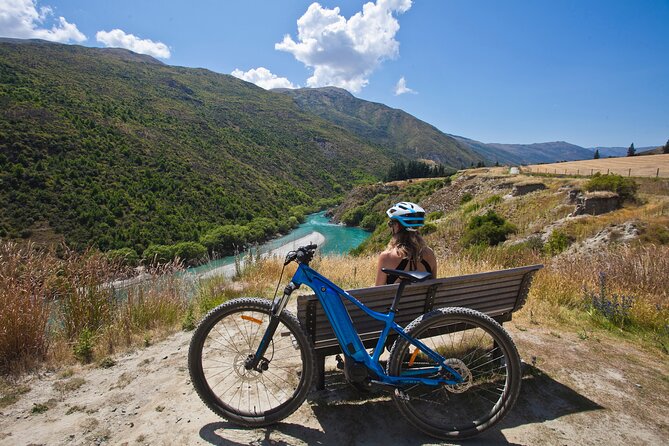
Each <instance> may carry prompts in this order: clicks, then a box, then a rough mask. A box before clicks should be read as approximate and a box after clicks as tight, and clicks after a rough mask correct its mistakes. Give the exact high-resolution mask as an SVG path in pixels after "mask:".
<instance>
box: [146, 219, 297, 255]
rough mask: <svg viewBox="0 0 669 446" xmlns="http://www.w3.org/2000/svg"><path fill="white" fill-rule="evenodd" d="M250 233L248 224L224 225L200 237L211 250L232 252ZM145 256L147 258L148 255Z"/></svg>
mask: <svg viewBox="0 0 669 446" xmlns="http://www.w3.org/2000/svg"><path fill="white" fill-rule="evenodd" d="M294 218H295V219H296V217H292V216H291V217H290V220H291V222H292V219H294ZM296 221H297V219H296ZM250 235H251V232H250V231H249V228H248V227H247V226H242V225H223V226H217V227H215V228H214V229H212V230H211V231H209V232H207V233H206V234H205V235H204V236H202V237H201V238H200V243H201V244H202V245H204V246H205V247H206V248H207V249H208V250H209V252H217V253H219V254H232V253H233V252H234V250H235V249H240V248H242V247H243V246H244V245H246V243H247V242H248V240H249V238H250ZM149 248H150V247H149ZM144 258H146V255H145V256H144ZM172 258H174V256H172Z"/></svg>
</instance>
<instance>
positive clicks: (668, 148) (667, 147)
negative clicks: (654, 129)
mask: <svg viewBox="0 0 669 446" xmlns="http://www.w3.org/2000/svg"><path fill="white" fill-rule="evenodd" d="M662 153H669V139H668V140H667V143H666V144H665V145H664V148H663V149H662Z"/></svg>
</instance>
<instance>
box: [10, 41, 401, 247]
mask: <svg viewBox="0 0 669 446" xmlns="http://www.w3.org/2000/svg"><path fill="white" fill-rule="evenodd" d="M392 161H393V160H392V157H391V155H390V154H387V153H385V152H384V151H383V150H382V149H381V148H380V147H379V146H375V145H370V144H368V143H366V142H363V141H361V140H360V139H359V138H357V137H355V136H353V135H352V134H350V133H348V132H347V131H346V130H344V129H342V128H339V127H337V126H334V125H332V124H331V123H328V122H326V121H324V120H322V119H321V118H318V117H316V116H314V115H311V114H308V113H305V112H303V111H301V110H300V109H299V108H298V107H296V106H295V104H294V103H293V101H292V99H291V98H290V97H288V96H286V95H282V94H278V93H273V92H268V91H265V90H263V89H261V88H259V87H256V86H255V85H252V84H250V83H247V82H243V81H241V80H239V79H236V78H234V77H232V76H228V75H221V74H216V73H213V72H211V71H208V70H204V69H191V68H181V67H173V66H168V65H164V64H162V63H160V62H158V61H156V60H155V59H153V58H151V57H148V56H141V55H137V54H134V53H131V52H129V51H125V50H120V49H97V48H85V47H80V46H75V45H60V44H54V43H47V42H42V41H20V40H10V39H0V209H1V210H2V211H1V212H0V237H10V238H16V237H21V236H22V237H30V235H31V233H34V231H35V230H36V228H40V229H41V230H44V228H46V230H47V232H51V233H53V234H55V235H62V236H63V237H64V239H65V241H66V242H68V243H69V244H70V245H72V246H75V247H77V248H83V247H84V246H88V245H90V244H92V245H95V246H97V247H99V248H100V249H103V250H108V249H118V248H122V247H129V248H133V249H135V250H137V251H138V252H140V253H141V252H142V250H143V249H145V248H146V247H147V246H149V244H151V243H158V244H170V243H175V242H178V241H187V240H193V241H197V240H199V238H200V237H201V236H203V235H204V234H205V233H206V232H207V231H210V230H212V229H213V228H214V227H216V226H219V225H230V224H247V223H249V222H251V221H253V220H257V219H259V218H269V219H271V220H272V221H273V222H274V223H280V224H283V225H284V226H285V224H287V223H288V219H289V217H290V216H291V215H293V214H299V213H300V212H303V210H299V209H298V210H294V209H293V211H292V212H291V208H293V207H294V206H297V205H314V204H316V203H317V202H318V200H321V199H328V198H333V197H336V196H338V195H341V193H342V192H343V191H345V190H347V189H349V188H350V187H351V186H352V185H353V184H356V183H358V182H361V181H369V180H374V179H376V178H379V177H380V176H382V175H383V174H384V173H385V172H386V171H387V169H388V167H389V166H390V165H391V164H392ZM262 221H264V220H262Z"/></svg>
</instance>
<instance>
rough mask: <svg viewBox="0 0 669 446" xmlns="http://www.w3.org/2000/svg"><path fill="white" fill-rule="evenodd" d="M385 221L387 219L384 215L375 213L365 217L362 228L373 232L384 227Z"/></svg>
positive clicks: (361, 224)
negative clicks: (380, 226)
mask: <svg viewBox="0 0 669 446" xmlns="http://www.w3.org/2000/svg"><path fill="white" fill-rule="evenodd" d="M384 220H385V218H384V217H383V215H382V214H379V213H376V212H375V213H373V214H369V215H365V217H364V218H363V219H362V221H361V222H360V227H361V228H362V229H365V230H367V231H373V230H375V229H376V227H377V226H379V225H382V224H383V222H384Z"/></svg>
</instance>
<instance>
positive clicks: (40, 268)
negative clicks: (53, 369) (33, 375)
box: [0, 243, 58, 372]
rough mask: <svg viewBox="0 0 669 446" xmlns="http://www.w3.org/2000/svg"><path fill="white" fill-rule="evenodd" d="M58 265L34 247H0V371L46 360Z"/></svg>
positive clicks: (8, 245)
mask: <svg viewBox="0 0 669 446" xmlns="http://www.w3.org/2000/svg"><path fill="white" fill-rule="evenodd" d="M57 266H58V262H57V261H56V259H54V258H42V256H40V255H39V254H37V253H36V252H35V251H34V249H33V247H32V246H31V245H26V246H22V247H21V246H19V245H17V244H15V243H2V244H0V372H7V371H9V370H10V369H12V368H19V369H21V368H24V367H29V364H30V363H31V362H33V361H39V360H41V359H43V358H44V357H45V355H46V353H47V350H48V347H49V339H48V336H47V323H48V321H49V311H50V308H51V300H52V298H53V289H52V285H51V283H52V281H53V275H54V273H55V272H56V271H57Z"/></svg>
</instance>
